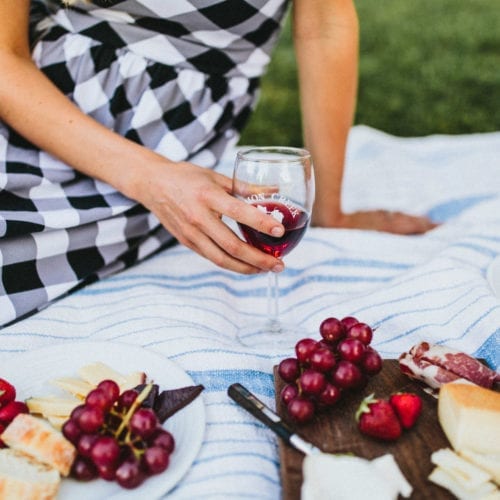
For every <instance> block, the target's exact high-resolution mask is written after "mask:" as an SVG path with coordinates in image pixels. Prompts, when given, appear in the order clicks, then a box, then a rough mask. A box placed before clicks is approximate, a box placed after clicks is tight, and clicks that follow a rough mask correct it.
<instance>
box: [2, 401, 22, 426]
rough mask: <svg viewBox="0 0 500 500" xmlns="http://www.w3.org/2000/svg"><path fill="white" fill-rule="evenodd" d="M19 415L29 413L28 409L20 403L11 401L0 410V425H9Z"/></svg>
mask: <svg viewBox="0 0 500 500" xmlns="http://www.w3.org/2000/svg"><path fill="white" fill-rule="evenodd" d="M19 413H29V408H28V406H27V405H26V403H23V402H22V401H11V402H10V403H7V404H6V405H5V406H4V407H2V408H0V423H3V424H9V423H10V422H12V420H14V419H15V418H16V417H17V416H18V415H19Z"/></svg>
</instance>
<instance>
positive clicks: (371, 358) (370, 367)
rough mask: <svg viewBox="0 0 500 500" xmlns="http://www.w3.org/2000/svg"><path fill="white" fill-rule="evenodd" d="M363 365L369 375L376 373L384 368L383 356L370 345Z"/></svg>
mask: <svg viewBox="0 0 500 500" xmlns="http://www.w3.org/2000/svg"><path fill="white" fill-rule="evenodd" d="M361 366H362V368H363V370H364V371H365V372H366V373H367V374H368V375H376V374H377V373H379V372H380V370H382V358H381V357H380V354H379V353H378V352H377V351H376V350H375V349H373V348H371V347H368V348H367V349H366V352H365V355H364V357H363V361H362V363H361Z"/></svg>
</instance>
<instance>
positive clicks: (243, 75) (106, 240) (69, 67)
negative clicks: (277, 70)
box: [0, 0, 287, 326]
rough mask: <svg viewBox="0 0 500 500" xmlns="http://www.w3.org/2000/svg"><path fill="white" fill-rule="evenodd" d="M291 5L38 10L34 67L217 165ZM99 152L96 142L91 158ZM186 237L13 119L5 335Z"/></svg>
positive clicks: (5, 166) (1, 264) (106, 117)
mask: <svg viewBox="0 0 500 500" xmlns="http://www.w3.org/2000/svg"><path fill="white" fill-rule="evenodd" d="M286 7H287V0H247V1H245V0H223V1H220V0H213V1H209V0H175V1H171V0H121V1H120V0H101V1H97V0H95V1H94V2H93V3H89V2H83V1H81V2H78V3H77V4H76V5H74V6H73V7H71V8H66V7H62V6H61V5H60V4H59V2H54V1H52V0H48V1H45V2H42V1H41V0H36V1H33V2H32V14H31V30H30V33H31V37H32V45H33V50H32V54H33V59H34V61H35V63H36V64H37V65H38V67H40V68H41V69H42V71H43V72H44V73H45V74H46V75H47V76H48V77H49V78H50V79H51V80H52V81H53V82H54V83H55V84H56V85H57V86H58V87H59V88H60V89H61V90H62V91H63V92H64V93H65V94H66V95H67V96H68V98H70V99H71V100H73V101H74V102H75V103H76V104H77V105H78V106H79V107H80V108H81V109H82V110H83V111H84V112H85V113H87V114H88V115H90V116H92V117H94V118H95V119H96V120H98V121H99V122H101V123H103V124H104V125H106V126H107V127H108V128H111V129H113V130H115V131H116V132H118V133H119V134H121V135H123V136H125V137H128V138H129V139H131V140H133V141H136V142H138V143H140V144H143V145H145V146H147V147H149V148H151V149H153V150H155V151H157V152H158V153H160V154H163V155H165V156H166V157H168V158H170V159H172V160H175V161H180V160H190V161H192V162H194V163H197V164H199V165H202V166H205V167H214V166H215V165H216V163H217V161H218V159H219V158H220V157H221V155H222V154H223V152H224V151H225V150H226V148H227V147H228V146H230V145H233V144H234V143H235V142H236V140H237V138H238V134H239V131H240V130H241V128H242V126H243V125H244V123H245V122H246V120H247V118H248V116H249V114H250V112H251V110H252V108H253V106H254V105H255V100H256V97H257V91H258V83H259V77H260V76H261V75H262V73H263V72H264V70H265V67H266V65H267V64H268V62H269V54H270V52H271V50H272V47H273V45H274V43H275V41H276V39H277V36H278V33H279V28H280V27H281V22H282V19H283V16H284V13H285V11H286ZM86 147H89V145H87V144H83V145H82V150H84V149H85V148H86ZM171 242H172V237H171V236H170V235H169V234H168V233H167V232H166V231H165V230H164V229H163V228H162V227H161V226H160V225H159V223H158V221H157V219H156V218H155V217H154V216H153V215H152V214H150V213H148V212H147V211H146V210H145V209H144V208H143V207H142V206H140V205H138V204H137V203H135V202H134V201H132V200H130V199H127V198H126V197H124V196H122V195H121V194H120V193H118V192H117V191H116V190H114V189H113V188H112V187H111V186H109V185H107V184H104V183H102V182H99V181H96V180H94V179H91V178H88V177H86V176H84V175H82V174H80V173H78V172H76V171H75V170H73V169H72V168H71V167H70V166H68V165H65V164H64V163H62V162H60V161H59V160H57V159H55V158H53V157H52V156H50V155H48V154H46V153H45V152H43V151H40V150H39V149H37V148H36V147H34V146H33V145H32V144H30V143H28V142H27V141H26V140H25V139H23V138H22V137H20V136H19V135H18V134H17V133H16V132H15V131H14V130H12V129H10V128H9V127H8V126H7V125H5V124H2V123H1V122H0V273H1V279H0V326H1V325H5V324H8V323H9V322H12V321H14V320H17V319H19V318H21V317H23V316H25V315H27V314H30V313H31V312H34V311H36V310H39V309H40V308H42V307H44V306H45V305H47V304H48V303H49V302H50V301H52V300H54V299H56V298H58V297H61V296H62V295H65V294H67V293H69V292H71V291H72V290H74V289H76V288H79V287H81V286H83V285H84V284H86V283H89V282H91V281H94V280H96V279H99V278H102V277H103V276H106V275H108V274H110V273H114V272H116V271H118V270H121V269H124V268H126V267H128V266H130V265H132V264H134V263H135V262H137V261H138V260H141V259H144V258H146V257H147V256H149V255H151V254H153V253H154V252H156V251H158V250H159V249H161V248H164V247H165V246H166V245H168V244H170V243H171Z"/></svg>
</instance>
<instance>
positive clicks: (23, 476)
mask: <svg viewBox="0 0 500 500" xmlns="http://www.w3.org/2000/svg"><path fill="white" fill-rule="evenodd" d="M60 482H61V477H60V476H59V473H58V472H57V471H56V470H55V469H52V468H51V467H47V466H46V465H42V464H39V463H36V462H34V461H31V460H30V459H29V458H27V457H26V456H25V455H21V454H20V453H17V452H15V451H13V450H9V449H7V448H5V449H2V450H0V498H1V499H2V500H52V499H55V498H56V496H57V492H58V490H59V484H60Z"/></svg>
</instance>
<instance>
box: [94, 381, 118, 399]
mask: <svg viewBox="0 0 500 500" xmlns="http://www.w3.org/2000/svg"><path fill="white" fill-rule="evenodd" d="M97 388H98V389H100V390H101V391H104V394H106V397H107V398H108V400H109V401H112V402H113V403H114V402H115V401H117V399H118V398H119V397H120V387H119V386H118V384H117V383H116V382H115V381H114V380H103V381H102V382H99V384H98V385H97Z"/></svg>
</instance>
